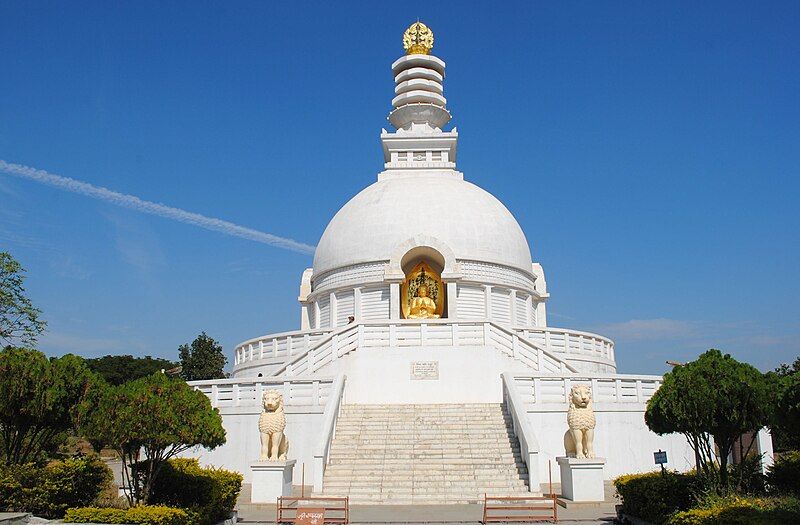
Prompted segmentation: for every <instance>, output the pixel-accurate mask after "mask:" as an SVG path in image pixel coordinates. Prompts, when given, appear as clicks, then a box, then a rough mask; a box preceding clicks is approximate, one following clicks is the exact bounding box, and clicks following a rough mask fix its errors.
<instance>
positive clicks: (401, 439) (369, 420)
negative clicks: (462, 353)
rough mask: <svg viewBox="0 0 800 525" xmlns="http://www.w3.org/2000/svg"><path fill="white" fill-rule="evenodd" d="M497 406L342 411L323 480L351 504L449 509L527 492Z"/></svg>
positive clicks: (506, 419) (328, 490)
mask: <svg viewBox="0 0 800 525" xmlns="http://www.w3.org/2000/svg"><path fill="white" fill-rule="evenodd" d="M527 480H528V473H527V470H526V467H525V464H524V463H523V462H522V459H521V457H520V451H519V443H518V442H517V439H516V437H515V436H514V432H513V427H512V425H511V417H510V416H509V415H508V413H507V412H506V410H505V407H504V406H503V405H501V404H499V403H497V404H460V405H457V404H447V405H343V406H342V409H341V413H340V415H339V419H338V421H337V424H336V435H335V437H334V440H333V443H332V444H331V450H330V457H329V463H328V466H327V469H326V470H325V477H324V480H323V485H324V486H323V494H324V495H326V496H350V501H351V503H354V504H375V503H381V504H388V505H392V504H396V505H404V504H450V503H469V502H475V501H478V500H482V499H483V494H484V493H488V494H489V495H494V496H510V495H514V494H517V495H521V494H527V493H528V486H527Z"/></svg>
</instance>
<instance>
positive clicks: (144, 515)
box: [64, 505, 197, 525]
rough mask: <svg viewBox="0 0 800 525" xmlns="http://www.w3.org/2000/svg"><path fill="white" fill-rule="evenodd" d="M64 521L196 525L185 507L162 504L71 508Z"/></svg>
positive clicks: (139, 524) (130, 524)
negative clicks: (122, 507)
mask: <svg viewBox="0 0 800 525" xmlns="http://www.w3.org/2000/svg"><path fill="white" fill-rule="evenodd" d="M64 523H113V524H118V523H124V524H127V525H195V524H196V523H197V522H196V521H195V519H194V518H192V516H190V515H189V513H188V512H186V511H185V510H183V509H175V508H172V507H165V506H162V505H140V506H138V507H131V508H129V509H110V508H99V507H84V508H75V509H69V510H68V511H67V514H66V516H64Z"/></svg>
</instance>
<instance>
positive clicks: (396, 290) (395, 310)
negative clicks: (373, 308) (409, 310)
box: [389, 283, 400, 319]
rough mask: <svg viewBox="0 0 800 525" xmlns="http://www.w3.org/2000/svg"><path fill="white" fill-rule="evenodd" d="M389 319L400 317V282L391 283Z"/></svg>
mask: <svg viewBox="0 0 800 525" xmlns="http://www.w3.org/2000/svg"><path fill="white" fill-rule="evenodd" d="M389 301H391V303H390V304H389V319H400V283H389Z"/></svg>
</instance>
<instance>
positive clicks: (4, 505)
mask: <svg viewBox="0 0 800 525" xmlns="http://www.w3.org/2000/svg"><path fill="white" fill-rule="evenodd" d="M111 480H112V474H111V470H109V468H108V467H107V466H106V465H105V463H103V461H102V460H100V458H98V457H97V456H84V457H77V458H71V459H65V460H63V461H54V462H52V463H50V464H49V465H47V466H45V467H37V466H35V465H32V464H28V465H5V466H2V467H0V509H3V510H13V511H18V512H19V511H24V512H31V513H33V514H36V515H39V516H44V517H47V518H60V517H61V516H63V515H64V512H65V511H66V510H67V509H68V508H69V507H79V506H85V505H91V504H92V503H94V502H95V500H96V499H97V497H98V496H99V495H100V493H101V492H102V491H103V490H104V489H105V488H106V487H108V485H109V484H110V483H111Z"/></svg>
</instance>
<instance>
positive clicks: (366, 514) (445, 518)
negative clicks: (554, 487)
mask: <svg viewBox="0 0 800 525" xmlns="http://www.w3.org/2000/svg"><path fill="white" fill-rule="evenodd" d="M256 507H257V508H256ZM482 517H483V506H482V505H353V506H351V507H350V522H351V523H353V524H354V525H355V524H361V523H363V524H367V523H368V524H378V523H389V524H392V525H401V524H412V523H413V524H422V523H448V524H453V525H456V524H462V523H463V524H471V525H477V524H479V523H480V522H481V518H482ZM614 517H615V510H614V505H613V503H612V504H603V505H602V506H599V507H592V508H582V509H575V508H572V509H564V508H562V507H559V509H558V522H559V523H561V524H566V525H569V524H575V525H577V524H588V523H606V524H608V523H612V522H613V521H614ZM239 518H240V521H239V523H242V524H267V523H275V506H274V505H257V506H256V505H246V506H243V508H241V509H240V511H239Z"/></svg>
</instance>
